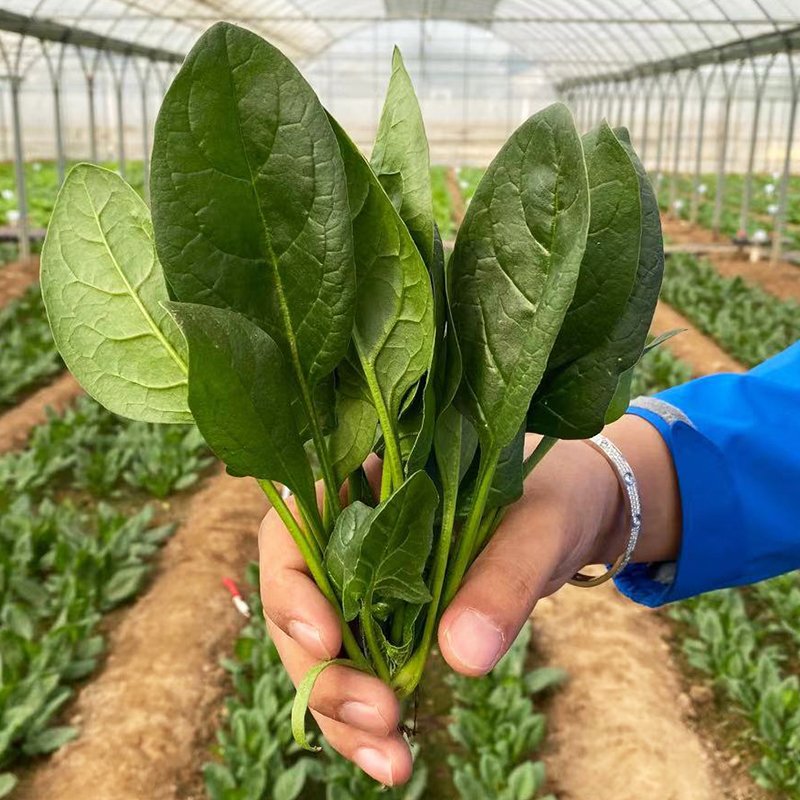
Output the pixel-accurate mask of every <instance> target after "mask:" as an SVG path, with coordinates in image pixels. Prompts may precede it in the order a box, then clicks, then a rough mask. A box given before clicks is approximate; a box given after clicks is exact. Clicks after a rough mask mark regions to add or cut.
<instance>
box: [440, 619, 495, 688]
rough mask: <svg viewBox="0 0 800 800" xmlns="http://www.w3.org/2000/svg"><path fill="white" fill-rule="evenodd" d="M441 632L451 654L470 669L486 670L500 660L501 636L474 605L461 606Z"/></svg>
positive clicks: (482, 671)
mask: <svg viewBox="0 0 800 800" xmlns="http://www.w3.org/2000/svg"><path fill="white" fill-rule="evenodd" d="M445 635H446V636H447V641H448V642H449V644H450V647H451V648H452V650H453V654H454V655H455V657H456V658H457V659H458V660H459V661H460V662H461V663H462V664H463V665H464V666H465V667H467V668H468V669H469V670H471V671H475V672H480V673H484V672H488V671H489V670H490V669H491V668H492V667H493V666H494V665H495V664H496V663H497V662H498V661H499V660H500V653H501V652H502V650H503V643H504V641H505V636H503V632H502V631H501V630H500V628H498V627H497V625H495V624H494V623H493V622H492V621H491V620H490V619H489V618H488V617H487V616H485V615H483V614H481V613H480V612H479V611H475V609H474V608H465V609H464V610H463V611H462V612H461V613H460V614H459V615H458V616H457V617H456V621H455V622H454V623H453V624H452V625H451V626H450V627H449V628H448V629H447V633H446V634H445Z"/></svg>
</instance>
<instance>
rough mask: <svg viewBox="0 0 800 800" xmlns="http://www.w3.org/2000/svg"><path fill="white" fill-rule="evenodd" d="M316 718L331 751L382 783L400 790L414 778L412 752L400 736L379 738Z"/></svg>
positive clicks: (318, 716) (393, 734)
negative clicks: (402, 785)
mask: <svg viewBox="0 0 800 800" xmlns="http://www.w3.org/2000/svg"><path fill="white" fill-rule="evenodd" d="M314 718H315V719H316V720H317V723H318V724H319V728H320V730H321V731H322V735H323V736H324V737H325V738H326V739H327V740H328V742H329V744H330V745H331V747H333V749H334V750H336V751H337V752H338V753H339V754H340V755H342V756H344V757H345V758H346V759H348V760H349V761H352V762H353V763H354V764H356V766H358V767H360V768H361V769H363V770H364V772H366V773H367V775H369V776H370V777H371V778H374V779H375V780H376V781H378V782H379V783H382V784H384V785H385V786H400V785H401V784H403V783H406V781H408V779H409V778H410V777H411V770H412V767H413V761H412V758H411V751H410V750H409V749H408V745H407V744H406V742H405V740H404V739H403V737H402V736H401V735H400V734H399V733H392V734H391V735H390V736H382V737H378V736H374V735H372V734H369V733H366V732H364V731H358V730H355V729H353V728H352V727H350V726H348V725H343V724H342V723H341V722H336V721H334V720H330V719H326V718H325V717H322V716H320V715H317V714H315V715H314Z"/></svg>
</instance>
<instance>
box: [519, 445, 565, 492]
mask: <svg viewBox="0 0 800 800" xmlns="http://www.w3.org/2000/svg"><path fill="white" fill-rule="evenodd" d="M557 442H558V439H557V438H556V437H555V436H542V440H541V441H540V442H539V444H537V445H536V447H535V449H534V451H533V452H532V453H531V454H530V455H529V456H528V457H527V458H526V459H525V460H524V461H523V462H522V480H523V481H524V480H525V479H526V478H527V477H528V475H530V474H531V472H533V468H534V467H535V466H536V465H537V464H538V463H539V462H540V461H541V460H542V459H543V458H544V457H545V456H546V455H547V454H548V453H549V452H550V451H551V450H552V449H553V445H555V444H556V443H557Z"/></svg>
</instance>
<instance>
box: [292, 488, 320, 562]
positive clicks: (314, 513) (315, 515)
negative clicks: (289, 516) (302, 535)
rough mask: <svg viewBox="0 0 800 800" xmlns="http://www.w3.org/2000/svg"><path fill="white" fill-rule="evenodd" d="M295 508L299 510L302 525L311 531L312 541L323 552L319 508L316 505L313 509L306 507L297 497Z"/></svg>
mask: <svg viewBox="0 0 800 800" xmlns="http://www.w3.org/2000/svg"><path fill="white" fill-rule="evenodd" d="M297 510H298V511H299V512H300V519H301V520H302V521H303V525H304V526H305V528H306V529H307V530H309V531H310V532H311V536H313V539H314V542H315V543H316V545H317V547H318V548H319V550H320V552H321V553H322V552H324V551H325V535H324V533H323V531H324V527H322V525H324V523H322V521H321V520H320V518H319V509H317V508H316V507H315V508H314V509H313V510H312V509H310V508H308V507H307V506H306V504H305V503H304V502H303V501H302V500H301V499H300V498H299V497H297Z"/></svg>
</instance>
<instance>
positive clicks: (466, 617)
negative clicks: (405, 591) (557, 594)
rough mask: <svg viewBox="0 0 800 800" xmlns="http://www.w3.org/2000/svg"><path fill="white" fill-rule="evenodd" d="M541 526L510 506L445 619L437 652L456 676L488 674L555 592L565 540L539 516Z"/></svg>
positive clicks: (444, 615)
mask: <svg viewBox="0 0 800 800" xmlns="http://www.w3.org/2000/svg"><path fill="white" fill-rule="evenodd" d="M537 523H538V524H537V525H536V529H535V530H534V526H532V525H531V519H530V515H528V514H524V513H522V509H521V508H520V509H515V508H513V507H512V509H510V510H509V513H508V514H507V515H506V518H505V519H504V520H503V523H502V525H501V526H500V527H499V528H498V530H497V532H496V533H495V535H494V536H493V537H492V539H491V541H490V542H489V544H488V545H487V546H486V548H485V549H484V551H483V553H481V555H480V557H479V558H478V559H477V560H476V561H475V563H474V564H473V565H472V567H471V568H470V570H469V572H468V573H467V575H466V578H465V580H464V583H463V584H462V586H461V588H460V590H459V592H458V594H457V595H456V596H455V598H454V599H453V602H452V603H451V604H450V605H449V606H448V608H447V610H446V611H445V613H444V614H443V615H442V619H441V622H440V623H439V649H440V650H441V652H442V655H443V656H444V658H445V660H446V661H447V663H448V664H449V665H450V666H451V667H452V668H453V669H454V670H455V671H456V672H461V673H463V674H464V675H472V676H478V675H484V674H485V673H487V672H489V670H490V669H492V667H494V665H495V664H497V662H498V661H499V660H500V659H501V658H502V657H503V655H504V654H505V652H506V651H507V650H508V648H509V647H510V646H511V644H512V643H513V642H514V639H516V637H517V634H518V633H519V631H520V629H521V628H522V626H523V625H524V624H525V621H526V620H527V619H528V617H529V616H530V614H531V611H533V607H534V605H535V604H536V602H537V601H538V600H539V598H540V597H543V596H544V595H545V594H549V593H550V592H551V591H552V589H553V587H552V586H551V585H550V584H551V581H552V580H553V579H554V577H555V574H554V573H555V572H556V570H557V568H558V564H559V561H560V558H561V552H562V551H561V548H562V540H563V537H562V536H559V535H558V527H559V526H556V525H555V524H553V525H552V526H551V525H549V524H547V523H546V522H545V520H544V519H543V518H542V517H541V516H540V515H539V514H538V513H537ZM537 530H538V531H539V532H540V533H538V534H537Z"/></svg>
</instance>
